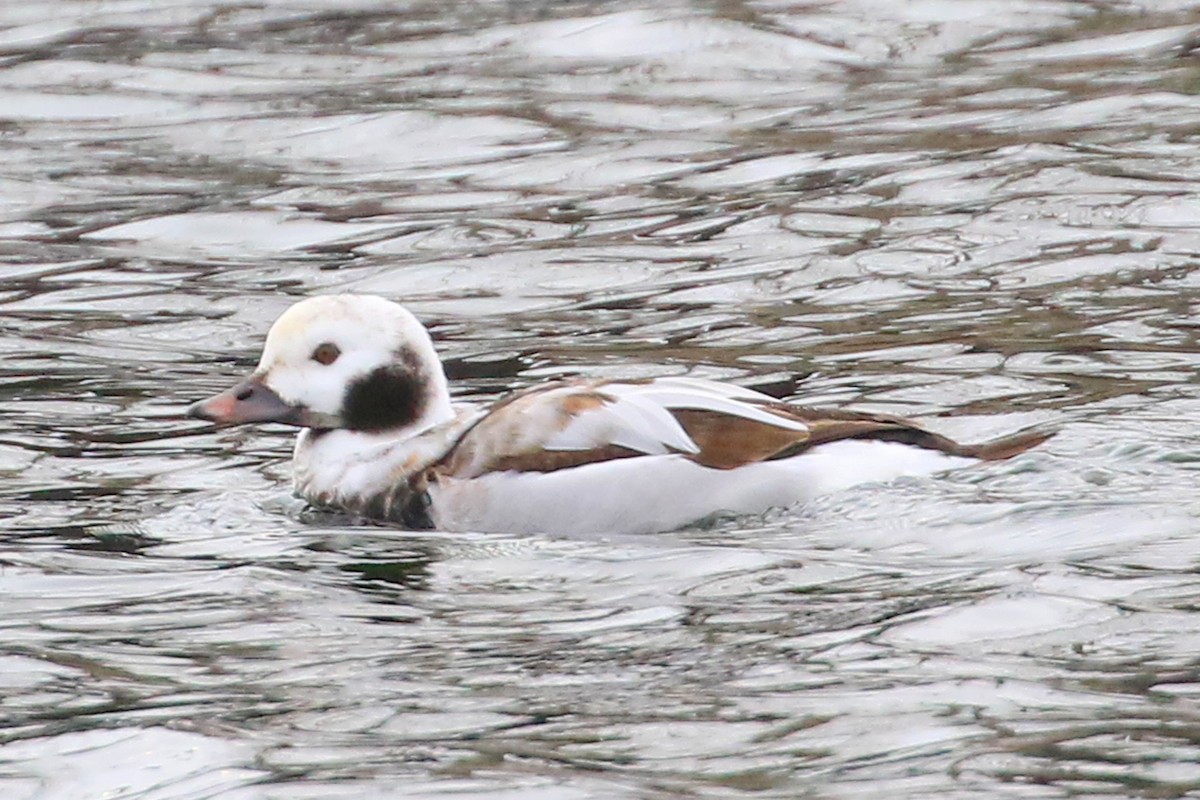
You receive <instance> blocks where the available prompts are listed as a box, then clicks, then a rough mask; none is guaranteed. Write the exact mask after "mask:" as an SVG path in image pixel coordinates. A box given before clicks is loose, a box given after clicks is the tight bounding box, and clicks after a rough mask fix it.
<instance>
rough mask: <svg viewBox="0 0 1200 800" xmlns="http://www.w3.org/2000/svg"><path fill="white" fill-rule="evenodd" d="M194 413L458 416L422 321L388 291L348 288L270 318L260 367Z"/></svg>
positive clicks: (356, 422)
mask: <svg viewBox="0 0 1200 800" xmlns="http://www.w3.org/2000/svg"><path fill="white" fill-rule="evenodd" d="M188 413H189V414H190V415H191V416H194V417H199V418H200V419H206V420H209V421H212V422H217V423H220V424H226V425H233V424H238V423H245V422H282V423H284V424H288V425H297V426H300V427H304V428H321V429H329V428H343V429H348V430H353V431H362V432H367V433H381V432H392V431H405V430H411V431H413V432H416V431H419V430H423V429H425V428H427V427H430V426H431V425H435V424H437V423H438V422H442V421H444V420H446V419H449V418H451V417H452V416H453V411H452V410H451V407H450V392H449V389H448V388H447V386H446V376H445V373H444V372H443V370H442V365H441V361H440V360H439V359H438V356H437V352H436V351H435V350H434V348H433V342H432V341H431V340H430V338H429V333H428V332H427V331H426V330H425V328H424V326H423V325H421V323H420V322H418V321H417V318H416V317H414V316H413V315H412V314H410V313H409V312H408V311H407V310H406V309H405V308H404V307H402V306H400V305H398V304H396V303H393V302H391V301H390V300H384V299H383V298H382V297H374V296H370V295H350V294H343V295H331V296H324V297H312V298H309V299H307V300H302V301H300V302H299V303H296V305H294V306H292V307H291V308H289V309H288V310H287V311H285V312H284V313H283V315H282V316H280V317H279V319H277V320H276V321H275V324H274V325H272V326H271V330H270V332H269V333H268V334H267V341H266V344H265V345H264V346H263V352H262V358H261V359H260V360H259V362H258V367H257V368H256V369H255V370H254V374H253V375H251V376H250V377H249V378H248V379H246V380H245V381H243V382H241V383H239V384H238V385H237V386H234V387H233V388H231V389H228V390H226V391H224V392H221V393H220V394H218V395H215V396H213V397H211V398H209V399H208V400H203V401H201V402H199V403H196V404H195V405H193V406H192V407H191V408H190V409H189V410H188Z"/></svg>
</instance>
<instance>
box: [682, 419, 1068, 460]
mask: <svg viewBox="0 0 1200 800" xmlns="http://www.w3.org/2000/svg"><path fill="white" fill-rule="evenodd" d="M761 406H762V408H763V409H764V410H766V411H769V412H771V413H773V414H776V415H778V416H780V417H783V418H785V419H789V420H794V421H797V422H803V423H804V424H805V425H807V426H808V430H807V431H794V430H788V429H786V428H779V427H776V426H774V425H770V424H768V423H765V422H758V421H755V420H749V419H745V418H743V417H735V416H731V415H728V414H722V413H720V412H714V411H697V410H690V409H687V410H685V409H677V410H672V413H673V414H674V415H675V418H676V419H677V420H679V424H680V425H682V426H683V429H684V430H685V431H687V434H688V435H689V436H690V437H691V438H692V441H694V442H695V443H696V445H697V446H698V447H699V448H700V452H699V453H697V454H695V455H693V456H691V458H692V460H693V461H695V462H696V463H698V464H703V465H704V466H706V467H713V468H716V469H734V468H736V467H740V466H744V465H746V464H751V463H754V462H756V461H771V460H775V459H780V458H791V457H792V456H797V455H800V454H801V453H803V452H805V451H807V450H811V449H812V448H814V447H817V446H819V445H822V444H828V443H829V442H836V441H843V440H847V439H860V440H861V439H868V440H873V441H882V442H899V443H901V444H907V445H912V446H914V447H920V448H924V449H926V450H937V451H939V452H942V453H946V454H947V455H954V456H965V457H969V458H979V459H983V460H985V461H999V460H1002V459H1006V458H1011V457H1013V456H1016V455H1019V454H1021V453H1024V452H1025V451H1026V450H1029V449H1030V448H1032V447H1036V446H1037V445H1039V444H1041V443H1042V442H1044V441H1046V440H1047V439H1049V438H1050V437H1051V436H1053V435H1054V434H1053V433H1046V432H1042V431H1036V432H1031V431H1026V432H1023V433H1018V434H1014V435H1012V436H1007V437H1004V438H1002V439H997V440H994V441H991V442H986V443H983V444H973V445H964V444H959V443H958V442H956V441H954V440H953V439H950V438H949V437H946V436H943V435H941V434H939V433H934V432H933V431H929V430H926V429H925V428H923V427H921V426H920V425H918V424H917V423H915V422H912V421H910V420H906V419H903V418H901V417H893V416H891V415H888V414H870V413H865V412H857V411H841V410H835V409H813V408H806V407H804V406H793V405H789V404H787V403H769V404H768V403H763V404H761Z"/></svg>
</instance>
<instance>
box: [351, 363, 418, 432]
mask: <svg viewBox="0 0 1200 800" xmlns="http://www.w3.org/2000/svg"><path fill="white" fill-rule="evenodd" d="M423 388H424V384H423V383H422V382H421V381H420V379H418V378H417V376H415V375H413V374H412V373H411V372H409V371H407V370H404V369H398V368H395V367H380V368H379V369H377V370H375V371H374V372H372V373H371V374H370V375H367V376H366V377H365V378H359V379H358V380H356V381H354V383H351V384H350V386H349V387H348V388H347V389H346V396H345V397H344V398H343V399H342V422H343V424H344V426H345V427H346V428H349V429H350V430H355V431H366V432H374V431H384V430H388V429H391V428H400V427H403V426H404V425H407V424H408V423H410V422H413V421H415V420H416V419H417V418H418V417H420V416H421V414H422V412H423V411H424V410H425V393H424V391H423Z"/></svg>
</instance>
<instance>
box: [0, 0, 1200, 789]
mask: <svg viewBox="0 0 1200 800" xmlns="http://www.w3.org/2000/svg"><path fill="white" fill-rule="evenodd" d="M1198 25H1200V6H1197V4H1195V3H1193V2H1187V1H1186V0H1176V1H1174V2H1148V1H1147V2H1142V3H1137V2H1131V3H1121V4H1117V3H1112V4H1109V3H1092V2H1066V1H1063V2H1054V1H1053V0H1048V1H1038V2H1032V1H1031V2H1022V1H1021V0H1016V1H1015V2H1008V3H1005V4H1003V6H1002V7H1000V8H999V10H998V6H997V4H995V3H992V2H974V1H973V0H956V1H955V2H950V1H949V0H927V1H924V2H906V3H891V4H884V5H882V6H881V5H880V4H878V3H875V2H866V0H863V1H862V2H856V1H855V0H845V1H844V2H839V3H830V4H798V3H769V2H766V3H745V2H712V3H707V2H695V3H670V4H665V5H664V4H647V5H645V6H643V5H637V4H633V3H628V2H620V1H619V2H610V3H603V2H597V3H584V2H572V3H553V4H551V3H536V2H528V3H526V2H519V3H486V2H480V3H456V4H442V3H423V2H410V3H392V2H387V3H384V2H370V1H369V0H361V2H350V3H347V2H333V1H332V0H293V1H292V2H279V3H271V4H266V5H263V4H255V3H239V2H233V3H228V4H223V5H220V6H216V5H210V4H206V3H199V2H186V1H184V0H179V1H176V2H162V1H161V0H154V2H151V1H150V0H124V1H123V2H116V3H102V4H98V3H91V2H71V1H70V0H44V1H43V2H29V3H21V4H15V3H10V4H7V5H5V6H4V7H3V8H0V146H2V147H3V149H4V153H5V158H4V159H3V160H2V161H0V259H3V264H2V265H0V312H2V313H0V352H2V353H3V356H4V358H3V362H2V363H0V408H2V409H3V411H4V414H3V417H2V418H0V419H2V421H0V473H2V475H3V478H4V480H3V483H2V484H0V519H3V521H4V525H3V533H0V536H3V542H4V546H3V551H2V555H0V557H2V559H3V570H2V571H0V591H2V594H3V608H4V613H3V615H0V616H2V623H0V624H2V627H0V783H2V784H3V794H4V796H5V797H6V798H30V799H32V798H39V800H40V799H41V798H62V799H63V800H77V798H80V797H111V798H122V799H123V800H124V799H125V798H129V799H133V798H137V799H138V800H150V799H151V798H152V799H153V800H182V798H188V799H189V800H195V799H196V798H222V800H226V799H227V798H228V799H231V800H243V798H246V799H248V798H255V799H257V798H289V799H290V798H306V797H312V798H318V797H319V798H339V797H345V798H364V797H397V796H412V797H456V798H471V797H478V798H522V799H523V800H524V799H525V798H534V799H535V800H536V799H537V798H546V800H563V799H565V800H572V799H573V798H618V797H619V798H664V799H665V798H678V797H703V798H710V797H712V798H715V797H741V796H751V795H752V796H754V797H779V798H796V797H813V798H878V797H881V796H891V797H932V796H937V797H946V798H955V797H962V798H977V797H980V796H983V797H1022V798H1031V797H1039V798H1040V797H1076V796H1089V797H1131V796H1138V797H1155V798H1160V797H1177V796H1184V795H1188V794H1192V793H1196V792H1200V766H1198V764H1197V760H1196V757H1195V753H1196V747H1197V745H1198V744H1200V715H1198V714H1197V711H1196V705H1195V701H1196V698H1197V696H1198V695H1200V667H1198V665H1197V656H1196V654H1197V653H1198V652H1200V622H1198V618H1197V616H1196V613H1195V612H1196V609H1197V607H1198V603H1200V590H1198V589H1197V581H1196V572H1197V564H1198V562H1197V560H1196V556H1195V545H1194V542H1195V541H1196V539H1197V536H1198V535H1200V524H1198V523H1197V515H1198V514H1200V503H1198V502H1197V500H1196V499H1195V493H1194V490H1193V489H1194V484H1195V475H1196V469H1197V464H1200V439H1198V438H1197V434H1196V428H1195V424H1194V420H1196V419H1198V418H1200V392H1198V391H1197V388H1196V387H1197V384H1196V382H1195V379H1194V378H1193V375H1194V372H1195V366H1196V362H1197V360H1198V356H1197V342H1196V338H1197V323H1196V322H1195V320H1196V318H1197V317H1196V305H1197V303H1198V302H1200V281H1198V279H1197V275H1198V274H1200V273H1197V271H1196V266H1197V262H1196V256H1195V253H1196V252H1197V250H1198V249H1200V235H1198V234H1197V233H1196V225H1197V223H1196V221H1197V219H1198V218H1200V193H1197V191H1196V188H1195V180H1196V178H1197V164H1198V163H1200V142H1198V138H1197V131H1200V99H1198V95H1197V87H1200V72H1198V69H1200V68H1198V66H1197V61H1196V58H1195V55H1194V54H1193V49H1194V47H1195V42H1196V38H1195V34H1196V31H1197V26H1198ZM338 290H345V291H358V292H374V293H379V294H383V295H386V296H388V297H391V298H394V299H398V300H401V301H403V302H405V303H406V304H407V305H408V306H409V307H410V308H412V310H413V311H414V312H416V313H417V314H418V315H419V316H420V317H421V318H422V319H423V320H424V321H426V322H427V323H428V324H429V326H430V327H431V329H432V330H433V332H434V335H435V338H436V340H437V343H438V347H439V349H440V350H441V352H442V353H443V354H444V356H445V359H446V362H447V367H448V370H449V372H450V374H451V376H452V378H453V379H454V384H455V388H456V392H458V393H459V394H460V395H461V396H463V397H480V398H482V397H489V396H493V395H494V394H496V393H497V392H500V391H503V390H507V389H512V388H518V387H523V386H527V385H529V384H531V383H534V382H536V381H539V380H544V379H547V378H552V377H558V376H564V375H605V376H643V375H668V374H669V375H679V374H690V375H696V376H702V377H711V378H720V379H724V380H730V381H735V382H738V383H742V384H745V385H750V386H754V387H758V388H762V389H764V390H767V391H770V392H771V393H772V394H776V395H778V396H783V397H796V398H800V399H803V400H804V401H806V402H811V403H819V404H826V405H831V406H853V407H856V408H865V409H873V410H878V411H887V412H893V413H902V414H906V415H911V416H916V417H919V418H921V419H923V420H925V421H927V422H928V423H929V424H930V425H931V426H932V427H934V428H935V429H937V430H939V431H943V432H945V433H947V434H950V435H953V436H956V437H959V438H962V439H964V440H982V439H986V438H989V437H991V436H995V435H1000V434H1003V433H1007V432H1010V431H1014V430H1017V429H1020V428H1022V427H1025V426H1030V425H1045V426H1050V427H1053V428H1056V429H1058V430H1060V431H1061V432H1060V434H1059V435H1058V436H1057V437H1056V438H1055V439H1054V440H1053V441H1052V442H1051V443H1050V444H1049V445H1047V446H1045V447H1043V448H1040V449H1039V450H1038V451H1036V452H1033V453H1030V454H1028V455H1026V456H1023V457H1021V458H1018V459H1016V460H1014V461H1011V462H1006V463H1001V464H991V465H986V466H981V467H977V468H971V469H967V470H962V471H960V472H956V473H953V474H951V475H947V476H937V477H931V478H921V479H912V480H904V481H898V482H896V483H894V484H890V485H886V486H863V487H858V488H856V489H854V490H851V491H848V492H844V493H841V494H837V495H832V496H829V497H826V498H823V499H821V500H819V501H817V502H814V503H812V504H810V505H808V506H805V507H803V508H800V509H794V510H791V511H787V512H779V513H772V514H769V515H766V516H765V517H762V518H753V519H736V520H722V521H719V522H718V523H716V524H713V525H707V526H698V527H696V528H693V529H688V530H683V531H679V532H676V533H672V534H666V535H661V536H648V537H634V538H608V539H602V540H589V539H580V538H579V537H572V536H570V535H569V534H568V533H567V532H564V533H563V535H561V536H543V537H509V536H483V535H450V534H424V533H422V534H412V533H406V532H401V531H396V530H391V529H388V528H384V527H377V526H369V525H361V524H356V523H355V522H354V521H353V520H349V519H346V518H342V517H339V516H336V515H327V514H316V513H314V512H312V511H310V510H306V509H305V508H304V507H303V505H302V504H300V503H299V502H298V501H296V500H294V499H293V498H291V497H290V493H289V490H288V467H287V457H288V454H289V451H290V446H291V436H292V433H291V432H290V431H288V430H285V429H283V428H263V429H257V430H254V429H234V430H224V431H219V432H216V431H212V430H210V429H208V428H207V427H205V426H203V425H201V424H199V423H196V422H194V421H189V420H185V419H183V418H182V417H181V411H182V409H183V408H184V407H185V406H186V404H188V403H189V402H191V401H193V400H195V399H197V398H200V397H203V396H205V395H207V394H209V393H211V392H213V391H215V390H217V389H219V388H222V387H224V386H225V385H227V384H228V383H230V382H231V381H232V380H233V379H234V378H235V377H236V376H238V375H239V374H241V373H243V372H244V371H246V370H247V369H248V368H250V367H251V366H252V365H253V363H254V362H255V360H256V358H257V352H258V348H259V346H260V344H261V341H262V336H263V334H264V332H265V330H266V328H267V326H268V325H269V323H270V321H271V320H272V319H273V318H274V316H275V315H277V314H278V313H279V312H280V311H282V310H283V309H284V308H285V307H287V306H288V305H289V304H290V303H292V302H294V301H295V300H296V299H297V298H299V297H302V296H305V295H308V294H312V293H316V292H322V291H324V292H329V291H338Z"/></svg>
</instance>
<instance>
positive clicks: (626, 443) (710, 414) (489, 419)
mask: <svg viewBox="0 0 1200 800" xmlns="http://www.w3.org/2000/svg"><path fill="white" fill-rule="evenodd" d="M1044 438H1045V436H1043V435H1033V436H1029V435H1024V436H1019V437H1012V438H1011V439H1009V440H1004V441H1001V442H997V443H994V445H992V444H989V445H974V446H972V445H960V444H958V443H957V442H955V441H953V440H952V439H948V438H946V437H945V436H941V435H940V434H936V433H933V432H931V431H928V430H926V429H925V428H923V427H921V426H920V425H917V424H916V423H914V422H911V421H909V420H905V419H902V418H900V417H892V416H888V415H884V414H868V413H858V412H850V411H836V410H825V409H812V408H805V407H802V406H793V405H790V404H788V403H783V402H780V401H778V400H775V399H773V398H771V397H768V396H766V395H763V394H760V393H758V392H755V391H752V390H750V389H745V388H741V387H737V386H729V385H727V384H719V383H711V382H708V381H700V380H694V379H688V378H659V379H656V380H652V381H644V382H632V381H631V382H578V383H563V384H557V385H554V386H551V387H546V388H539V389H535V390H533V391H530V392H526V393H524V394H519V395H516V396H515V397H513V398H511V399H509V400H506V401H504V402H503V403H502V404H500V405H497V406H496V407H494V408H493V409H492V410H491V412H490V413H488V414H487V415H486V416H484V417H483V419H482V420H481V421H479V422H478V424H476V425H475V426H474V427H473V428H471V429H470V430H469V431H468V432H467V433H466V434H465V435H464V436H463V437H462V438H461V439H460V440H459V442H458V444H457V445H456V446H455V448H454V449H453V451H451V453H450V454H449V455H448V456H447V457H446V459H445V460H444V461H443V462H442V464H441V466H440V470H441V471H442V472H443V473H444V474H449V475H453V476H455V477H462V478H470V477H476V476H479V475H483V474H485V473H488V472H501V471H506V470H515V471H522V472H551V471H554V470H558V469H564V468H567V467H576V466H581V465H583V464H590V463H595V462H599V461H609V460H612V459H618V458H630V457H634V456H640V455H666V454H677V455H680V456H683V457H685V458H688V459H690V460H692V461H695V462H696V463H698V464H701V465H703V466H706V467H712V468H715V469H734V468H736V467H740V466H744V465H746V464H751V463H754V462H756V461H767V460H772V459H778V458H788V457H791V456H795V455H799V454H801V453H803V452H804V451H805V450H808V449H810V448H813V447H816V446H819V445H822V444H828V443H830V442H834V441H838V440H843V439H876V440H881V441H891V442H899V443H902V444H908V445H912V446H915V447H921V448H924V449H929V450H937V451H940V452H943V453H947V454H950V455H961V456H969V457H975V458H1007V457H1009V456H1011V455H1015V454H1016V453H1018V452H1022V451H1023V450H1025V449H1028V448H1029V447H1032V446H1033V445H1034V444H1037V443H1039V442H1040V441H1042V440H1043V439H1044Z"/></svg>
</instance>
